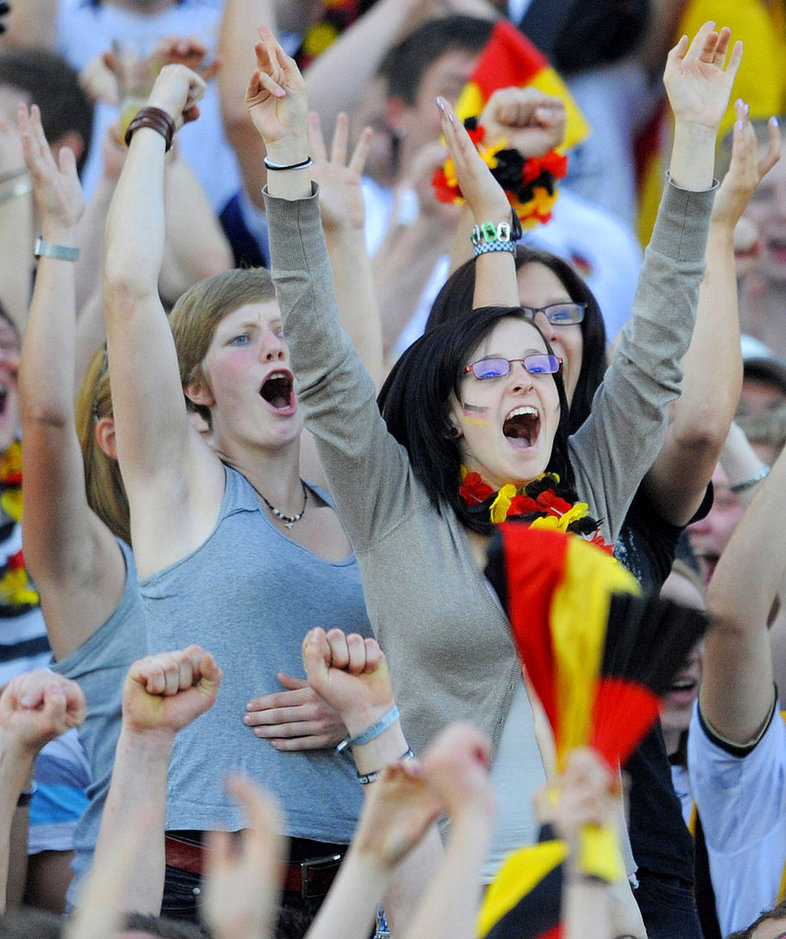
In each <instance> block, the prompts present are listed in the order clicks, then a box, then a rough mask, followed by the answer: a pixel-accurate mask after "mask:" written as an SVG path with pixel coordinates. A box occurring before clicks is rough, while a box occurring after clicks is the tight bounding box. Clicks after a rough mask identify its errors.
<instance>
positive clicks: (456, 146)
mask: <svg viewBox="0 0 786 939" xmlns="http://www.w3.org/2000/svg"><path fill="white" fill-rule="evenodd" d="M437 107H438V108H439V111H440V115H441V119H442V134H443V136H444V138H445V145H446V146H447V148H448V150H449V152H450V156H451V159H452V160H453V165H454V167H455V171H456V180H457V181H458V184H459V186H460V187H461V193H462V195H463V196H464V199H465V200H466V203H467V205H468V206H469V208H470V211H471V212H472V215H473V216H474V220H475V223H476V224H478V225H482V224H483V223H484V222H489V221H491V222H499V221H500V220H501V219H508V218H510V203H509V202H508V197H507V196H506V195H505V191H504V189H503V188H502V186H500V184H499V183H498V182H497V181H496V179H494V177H493V176H492V175H491V170H490V169H489V167H488V166H487V165H486V163H484V162H483V159H482V157H481V156H480V154H479V153H478V151H477V150H476V149H475V145H474V144H473V142H472V140H471V138H470V136H469V134H468V133H467V131H466V128H465V127H464V125H463V124H462V123H461V121H460V120H459V119H458V118H457V117H456V115H455V114H454V113H453V111H452V110H451V107H450V105H449V104H448V103H447V101H445V99H444V98H437Z"/></svg>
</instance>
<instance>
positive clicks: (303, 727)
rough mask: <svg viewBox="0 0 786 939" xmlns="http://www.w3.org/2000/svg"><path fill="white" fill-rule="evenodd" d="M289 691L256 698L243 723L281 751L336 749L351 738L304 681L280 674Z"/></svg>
mask: <svg viewBox="0 0 786 939" xmlns="http://www.w3.org/2000/svg"><path fill="white" fill-rule="evenodd" d="M277 677H278V680H279V682H280V683H281V684H282V685H283V686H284V688H286V689H287V690H286V691H278V692H274V693H273V694H266V695H262V696H261V697H259V698H253V699H252V700H251V701H249V702H248V704H247V705H246V714H245V715H244V717H243V723H244V724H245V725H246V726H247V727H251V728H252V729H253V732H254V734H255V735H256V736H257V737H261V738H262V739H264V740H269V741H270V743H271V745H272V746H274V747H275V748H276V749H277V750H320V749H322V748H323V747H335V746H336V745H337V744H339V743H340V742H341V741H342V740H343V739H344V737H345V736H346V734H347V729H346V727H345V726H344V724H343V722H342V720H341V718H340V717H339V716H338V714H337V713H336V711H335V710H334V709H333V708H332V707H331V706H330V705H329V704H328V703H327V702H326V701H325V700H324V699H323V698H321V697H320V696H319V695H318V694H317V693H316V691H314V690H313V688H311V687H309V684H308V682H307V681H306V680H305V679H303V678H295V677H293V676H292V675H287V674H286V673H284V672H279V673H278V676H277Z"/></svg>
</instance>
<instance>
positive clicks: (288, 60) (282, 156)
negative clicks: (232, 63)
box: [246, 26, 308, 165]
mask: <svg viewBox="0 0 786 939" xmlns="http://www.w3.org/2000/svg"><path fill="white" fill-rule="evenodd" d="M257 31H258V33H259V41H258V42H257V43H255V45H254V52H255V53H256V57H257V67H256V69H255V70H254V72H253V73H252V75H251V78H250V79H249V82H248V86H247V88H246V107H247V108H248V112H249V114H250V115H251V120H252V121H253V123H254V126H255V127H256V129H257V130H258V131H259V134H260V136H261V137H262V140H263V141H264V143H265V146H266V148H267V153H268V156H269V157H270V159H271V160H272V161H274V162H276V163H281V164H284V165H289V164H291V163H298V162H300V161H301V160H304V159H305V158H306V156H307V155H308V102H307V100H306V86H305V82H304V81H303V76H302V75H301V74H300V69H298V67H297V64H296V62H295V60H294V59H293V58H292V57H291V56H288V55H287V54H286V52H284V50H283V49H282V48H281V46H280V44H279V43H278V40H277V39H276V37H275V36H274V35H273V33H272V32H271V31H270V30H269V29H268V28H267V27H266V26H260V27H259V28H258V30H257Z"/></svg>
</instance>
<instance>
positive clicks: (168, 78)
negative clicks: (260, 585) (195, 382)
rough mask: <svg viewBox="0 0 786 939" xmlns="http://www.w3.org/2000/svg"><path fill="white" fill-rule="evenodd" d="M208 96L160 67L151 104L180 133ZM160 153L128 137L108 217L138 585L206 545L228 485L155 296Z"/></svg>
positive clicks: (149, 134)
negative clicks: (191, 406)
mask: <svg viewBox="0 0 786 939" xmlns="http://www.w3.org/2000/svg"><path fill="white" fill-rule="evenodd" d="M204 88H205V85H204V82H203V80H202V79H201V78H200V76H198V75H197V74H196V73H195V72H193V71H191V70H190V69H188V68H186V67H185V66H183V65H166V66H164V68H163V69H162V70H161V72H160V73H159V75H158V77H157V79H156V82H155V85H154V87H153V91H152V92H151V94H150V97H149V99H148V104H149V105H151V106H154V107H159V108H161V109H162V110H164V111H166V112H167V113H168V114H170V115H171V117H172V118H173V120H174V121H175V124H176V126H182V124H183V122H184V120H189V119H192V118H194V117H196V116H197V114H198V107H197V101H198V100H199V98H200V97H201V96H202V94H203V93H204ZM164 146H165V145H164V138H163V137H162V136H161V134H159V133H157V132H156V131H154V130H152V129H150V128H145V127H143V128H140V129H139V130H138V131H137V132H136V133H135V134H134V135H133V138H132V140H131V145H130V147H129V151H128V156H127V158H126V162H125V165H124V167H123V171H122V173H121V174H120V179H119V180H118V183H117V188H116V190H115V195H114V197H113V199H112V203H111V206H110V209H109V214H108V218H107V227H106V254H105V259H104V300H105V306H106V320H107V342H108V349H109V365H110V376H111V383H112V400H113V408H114V417H115V428H116V434H117V450H118V457H119V460H120V466H121V469H122V473H123V479H124V482H125V485H126V490H127V493H128V498H129V504H130V506H131V531H132V537H133V541H134V549H135V553H136V555H137V564H138V566H139V573H140V576H143V577H144V576H145V575H146V574H147V573H150V572H152V571H153V570H157V569H160V568H161V567H163V566H165V565H166V564H168V563H172V562H173V561H174V560H177V559H179V558H180V557H182V556H183V555H184V554H185V553H187V552H188V551H190V550H193V548H194V547H195V546H196V545H198V544H200V543H201V542H202V540H204V538H205V537H206V535H207V533H209V531H210V530H212V526H213V524H214V523H215V518H216V515H217V512H218V506H219V504H220V498H221V494H222V492H223V480H224V471H223V467H222V465H221V463H220V461H219V459H218V458H217V457H216V456H215V455H214V454H213V453H212V451H210V449H209V448H208V446H207V445H206V444H205V442H204V441H203V440H202V439H201V438H200V437H199V434H198V432H197V431H196V430H195V429H194V428H193V426H192V425H191V423H190V421H189V419H188V415H187V412H186V407H185V403H184V399H183V389H182V387H181V384H180V375H179V370H178V364H177V356H176V353H175V347H174V340H173V338H172V333H171V330H170V328H169V323H168V321H167V318H166V315H165V313H164V310H163V307H162V306H161V302H160V300H159V296H158V276H159V272H160V269H161V262H162V258H163V252H164V231H165V218H164V216H165V212H164V168H165V150H164ZM162 530H165V531H166V532H167V538H166V539H162V538H161V537H160V534H161V532H162Z"/></svg>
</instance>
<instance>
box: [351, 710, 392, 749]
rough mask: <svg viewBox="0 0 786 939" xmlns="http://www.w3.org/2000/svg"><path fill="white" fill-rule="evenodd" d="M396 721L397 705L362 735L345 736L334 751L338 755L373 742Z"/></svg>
mask: <svg viewBox="0 0 786 939" xmlns="http://www.w3.org/2000/svg"><path fill="white" fill-rule="evenodd" d="M398 719H399V710H398V705H396V704H394V705H393V707H392V708H391V709H390V710H389V711H388V712H387V714H383V715H382V717H380V719H379V720H378V721H377V722H376V723H374V724H372V725H371V727H369V728H367V729H366V730H364V731H363V733H362V734H358V735H357V737H350V736H346V737H345V738H344V739H343V740H342V741H341V743H340V744H339V745H338V746H337V747H336V750H337V751H338V752H339V753H343V751H344V750H346V748H347V747H359V746H361V745H362V744H364V743H368V742H369V741H370V740H373V739H374V737H378V736H379V735H380V734H381V733H382V731H383V730H387V729H388V727H390V726H391V725H393V724H395V723H396V721H397V720H398Z"/></svg>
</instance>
